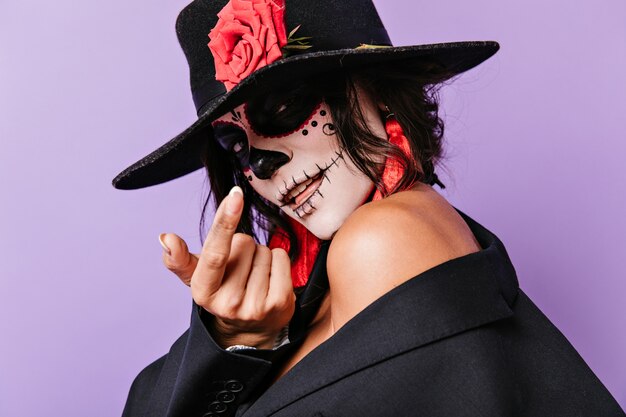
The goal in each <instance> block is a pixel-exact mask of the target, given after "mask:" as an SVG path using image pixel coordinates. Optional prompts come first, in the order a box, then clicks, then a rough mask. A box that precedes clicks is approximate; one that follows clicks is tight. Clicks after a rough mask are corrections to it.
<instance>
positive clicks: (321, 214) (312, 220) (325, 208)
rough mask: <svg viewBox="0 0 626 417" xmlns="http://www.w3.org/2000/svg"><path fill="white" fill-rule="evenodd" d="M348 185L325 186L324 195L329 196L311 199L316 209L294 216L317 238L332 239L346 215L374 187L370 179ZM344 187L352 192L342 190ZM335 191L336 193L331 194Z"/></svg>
mask: <svg viewBox="0 0 626 417" xmlns="http://www.w3.org/2000/svg"><path fill="white" fill-rule="evenodd" d="M350 186H351V187H350V188H343V187H335V188H334V189H329V187H327V188H326V190H325V194H324V195H325V196H327V197H330V198H325V199H320V198H319V197H318V196H316V198H315V199H312V202H313V204H314V205H315V206H316V209H315V210H313V211H312V212H310V214H307V215H305V216H303V217H302V218H298V217H294V218H295V219H296V220H297V221H298V222H300V223H301V224H302V225H303V226H304V227H306V228H307V229H308V230H309V231H310V232H311V233H313V234H314V235H315V236H316V237H317V238H318V239H322V240H330V239H332V237H333V236H334V235H335V233H336V232H337V230H339V228H340V227H341V226H342V225H343V224H344V223H345V221H346V220H347V219H348V217H350V215H351V214H352V213H353V212H354V211H355V210H356V209H357V208H359V207H360V206H362V205H363V204H364V203H365V202H366V200H367V198H368V196H369V195H370V193H371V191H372V190H373V188H374V184H373V183H371V182H370V181H361V182H360V183H356V184H355V183H352V184H350ZM346 189H348V190H351V191H352V192H351V193H346V192H345V191H343V192H342V190H346ZM335 193H337V195H333V194H335ZM346 194H348V195H346ZM350 194H351V195H350ZM348 197H349V198H348Z"/></svg>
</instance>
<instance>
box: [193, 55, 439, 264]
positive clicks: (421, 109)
mask: <svg viewBox="0 0 626 417" xmlns="http://www.w3.org/2000/svg"><path fill="white" fill-rule="evenodd" d="M450 78H451V74H449V73H447V72H446V71H445V70H443V69H442V67H441V66H439V65H437V64H436V63H433V62H427V61H425V62H419V63H413V64H410V65H409V64H405V63H402V62H399V63H396V65H394V66H389V65H387V66H370V67H367V68H363V69H357V70H350V71H347V70H346V71H335V72H332V73H327V74H323V75H321V76H318V77H315V78H311V79H309V80H307V82H304V83H300V84H299V85H297V86H294V87H293V88H295V89H298V90H299V91H298V92H297V95H298V96H299V97H306V96H307V94H313V93H314V94H317V95H320V97H321V98H322V99H323V100H324V101H325V102H326V104H327V105H328V106H329V108H330V111H331V117H332V119H333V123H334V125H335V127H336V133H337V137H338V139H339V141H340V143H341V145H342V147H344V148H345V149H346V153H347V155H348V156H349V157H350V159H351V160H352V161H353V162H354V164H355V165H356V167H358V169H359V170H361V171H362V172H363V173H364V174H365V175H367V176H368V177H369V178H370V179H371V180H372V181H373V182H374V184H375V186H376V188H377V189H379V190H380V191H381V192H382V193H383V195H384V196H387V195H389V194H392V193H394V192H397V191H400V190H405V189H407V188H409V187H410V186H411V185H413V184H414V183H415V182H417V181H421V182H424V183H428V184H434V183H437V184H438V185H439V186H440V187H441V188H444V187H445V186H444V185H443V184H441V182H439V180H438V178H437V176H436V174H435V172H434V170H435V166H436V165H437V164H438V162H439V161H440V159H441V157H442V140H443V133H444V125H443V121H442V120H441V118H440V117H439V94H438V93H439V88H440V87H441V86H442V85H443V83H444V82H445V81H446V80H449V79H450ZM357 86H358V87H359V88H360V89H361V90H362V91H364V92H365V93H366V94H367V95H368V96H369V97H371V98H372V99H373V100H374V102H380V103H385V104H386V106H387V107H388V109H389V110H390V111H392V112H393V113H394V115H395V117H396V119H397V121H398V122H399V124H400V126H401V127H402V129H403V131H404V134H405V136H406V137H407V139H408V141H409V144H410V149H411V154H412V158H408V157H407V156H406V155H405V154H404V152H403V151H402V150H401V149H400V148H399V147H397V146H396V145H393V144H392V143H390V142H389V141H387V140H381V138H380V137H378V136H376V135H375V134H374V133H372V132H371V131H370V129H369V128H368V126H367V124H366V122H365V120H364V116H363V114H362V112H361V111H360V106H359V103H358V100H356V97H357ZM283 88H289V87H283ZM258 94H271V92H270V91H269V90H266V91H259V92H258ZM384 116H385V115H384V114H382V113H381V117H384ZM374 155H376V156H378V155H385V156H387V157H390V156H391V157H396V158H398V159H399V160H400V163H401V164H402V165H403V167H404V175H403V177H402V178H401V180H400V181H399V183H398V184H397V185H396V187H394V189H392V190H387V189H386V187H385V185H384V184H383V182H382V178H381V175H382V170H383V168H384V163H380V162H377V161H376V160H375V158H373V156H374ZM202 160H203V164H204V166H205V168H206V171H207V178H208V179H209V181H210V189H209V192H208V195H207V197H206V200H205V201H204V205H203V208H202V214H201V220H200V226H199V228H200V237H201V243H202V242H204V235H203V231H204V226H205V222H204V220H205V214H206V211H207V208H208V206H209V201H210V200H211V197H212V198H213V202H214V204H215V207H217V206H218V205H219V204H220V203H221V202H222V200H223V199H224V198H225V197H226V196H227V195H228V192H229V191H230V189H231V188H232V187H233V186H235V185H239V186H240V187H241V188H242V190H243V192H244V196H245V198H244V202H245V203H244V209H243V214H242V216H241V221H240V222H239V228H238V232H242V233H246V234H249V235H252V236H254V237H255V239H256V240H257V241H260V238H261V237H263V238H265V239H266V240H267V239H268V238H269V237H270V236H271V234H272V233H273V231H274V230H275V229H276V227H277V226H279V227H280V228H282V229H283V230H285V231H286V232H287V234H288V236H289V239H290V242H291V245H290V246H291V249H290V253H289V255H290V257H291V259H292V261H293V260H295V259H296V258H297V256H298V244H297V241H296V236H295V233H294V232H293V230H292V228H291V227H290V225H289V223H288V221H287V215H286V214H284V213H283V212H282V211H281V210H280V208H278V207H277V206H276V205H275V204H273V203H271V202H269V201H267V200H266V199H264V198H263V197H261V196H260V195H258V194H257V193H256V192H255V191H254V189H253V188H252V187H251V186H250V184H249V182H248V181H247V180H246V178H245V176H244V175H243V172H242V169H241V166H240V165H239V162H238V161H237V159H236V158H234V156H233V155H232V154H231V153H228V152H226V151H225V150H224V149H223V148H222V147H220V146H219V145H218V144H217V143H216V141H214V140H212V132H209V135H208V138H207V140H206V143H205V148H204V150H203V154H202ZM417 162H419V164H418V163H417ZM420 166H421V170H420V169H419V167H420ZM261 235H263V236H261Z"/></svg>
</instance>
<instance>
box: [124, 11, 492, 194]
mask: <svg viewBox="0 0 626 417" xmlns="http://www.w3.org/2000/svg"><path fill="white" fill-rule="evenodd" d="M231 1H237V2H239V3H240V4H241V2H242V1H243V2H246V1H250V2H253V3H270V2H271V3H273V4H276V3H279V4H280V3H282V2H283V1H284V2H285V3H286V4H285V5H284V6H285V7H284V24H285V28H286V32H287V33H290V32H291V31H292V30H294V29H296V28H298V29H297V34H296V36H295V37H296V38H299V37H300V38H301V37H305V38H307V39H306V40H303V41H301V43H304V44H308V45H309V47H308V48H307V49H300V50H297V53H295V54H291V55H289V56H286V57H283V58H280V59H278V60H276V61H274V62H272V63H269V64H268V65H266V66H263V67H261V68H259V69H257V70H255V71H253V72H252V73H251V74H249V75H248V76H247V77H245V78H243V79H242V80H241V81H239V82H238V83H237V84H236V85H235V86H234V88H232V89H231V90H230V91H227V89H226V87H225V85H224V83H223V82H221V81H218V80H216V78H215V75H216V71H215V62H214V58H213V55H212V52H211V50H210V49H209V47H208V46H207V44H208V42H209V37H208V34H209V32H210V31H211V29H213V28H214V27H215V26H216V24H217V22H218V16H217V14H218V12H219V11H220V10H222V8H224V6H225V5H226V4H227V3H228V1H225V0H194V1H193V2H192V3H190V4H189V5H188V6H187V7H185V8H184V9H183V10H182V11H181V12H180V14H179V15H178V19H177V21H176V33H177V35H178V40H179V42H180V45H181V47H182V49H183V51H184V53H185V56H186V58H187V61H188V63H189V69H190V82H191V92H192V96H193V100H194V103H195V106H196V110H197V114H198V120H196V121H195V122H194V123H193V124H192V125H191V126H189V127H188V128H187V129H185V130H184V131H183V132H182V133H180V134H179V135H177V136H176V137H174V138H173V139H171V140H170V141H168V142H167V143H165V144H164V145H162V146H161V147H159V148H158V149H156V150H155V151H153V152H152V153H150V154H149V155H147V156H145V157H144V158H142V159H140V160H139V161H137V162H135V163H134V164H132V165H130V166H129V167H128V168H126V169H125V170H123V171H122V172H121V173H120V174H118V175H117V176H116V177H115V178H114V179H113V181H112V182H113V186H114V187H115V188H118V189H126V190H131V189H138V188H144V187H148V186H151V185H156V184H161V183H164V182H166V181H170V180H173V179H175V178H178V177H181V176H183V175H186V174H188V173H191V172H193V171H196V170H198V169H200V168H202V167H203V164H202V159H201V152H202V149H203V143H204V141H207V140H211V139H212V133H211V132H212V130H211V126H210V122H211V121H213V120H215V119H216V118H218V117H220V116H221V115H223V114H224V113H226V112H228V111H229V110H231V109H232V108H234V107H236V106H238V105H240V104H242V103H243V102H245V101H246V100H247V99H248V98H249V97H252V96H253V95H254V94H255V93H258V91H259V90H260V89H261V88H263V89H266V88H271V87H272V86H281V85H284V84H285V83H286V82H294V81H298V80H305V79H306V78H307V77H311V76H314V75H317V74H321V73H324V72H328V71H333V70H338V69H356V68H363V67H368V66H372V65H377V64H385V63H392V64H393V65H394V66H396V67H402V66H406V68H407V69H410V68H413V67H414V65H412V64H416V63H419V62H423V61H429V62H435V63H437V64H438V65H439V66H440V67H441V68H443V69H444V70H445V72H446V73H447V74H448V75H449V77H448V78H451V77H452V76H454V75H457V74H460V73H462V72H464V71H467V70H469V69H471V68H473V67H475V66H476V65H478V64H480V63H481V62H483V61H485V60H486V59H488V58H489V57H491V56H492V55H493V54H495V53H496V51H497V50H498V48H499V45H498V43H497V42H494V41H464V42H449V43H436V44H424V45H413V46H397V47H394V46H392V44H391V41H390V39H389V36H388V35H387V31H386V30H385V27H384V26H383V24H382V22H381V20H380V18H379V16H378V13H377V12H376V9H375V7H374V5H373V3H372V2H371V1H370V0H315V1H311V0H231ZM373 46H380V47H373ZM359 47H360V48H359ZM286 50H287V48H285V51H286ZM442 81H444V80H442Z"/></svg>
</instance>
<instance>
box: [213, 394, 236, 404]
mask: <svg viewBox="0 0 626 417" xmlns="http://www.w3.org/2000/svg"><path fill="white" fill-rule="evenodd" d="M216 398H217V400H218V401H221V402H223V403H226V404H228V403H232V402H233V401H235V394H233V393H232V392H230V391H220V392H218V393H217V396H216Z"/></svg>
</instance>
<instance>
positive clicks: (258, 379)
mask: <svg viewBox="0 0 626 417" xmlns="http://www.w3.org/2000/svg"><path fill="white" fill-rule="evenodd" d="M457 211H458V212H459V214H461V216H462V217H463V218H464V220H465V221H466V222H467V224H468V226H469V227H470V228H471V230H472V232H473V233H474V235H475V236H476V238H477V240H478V242H479V243H480V245H481V247H482V248H483V249H482V250H481V251H479V252H475V253H471V254H468V255H465V256H462V257H459V258H455V259H452V260H449V261H447V262H444V263H443V264H440V265H437V266H435V267H433V268H431V269H429V270H427V271H425V272H423V273H421V274H419V275H417V276H416V277H414V278H412V279H410V280H409V281H407V282H405V283H404V284H402V285H400V286H398V287H396V288H395V289H393V290H392V291H390V292H389V293H387V294H385V295H384V296H382V297H381V298H379V299H378V300H377V301H375V302H374V303H372V304H371V305H370V306H368V307H367V308H366V309H365V310H363V311H362V312H361V313H359V314H358V315H357V316H355V317H354V318H353V319H352V320H350V321H349V322H348V323H347V324H345V325H344V326H343V327H342V328H341V329H339V331H337V333H335V334H334V335H333V336H332V337H331V338H330V339H328V340H327V341H326V342H324V343H322V344H321V345H320V346H319V347H317V348H316V349H315V350H313V351H312V352H311V353H310V354H309V355H307V356H306V357H305V358H304V359H302V360H301V361H300V362H299V363H298V364H297V365H296V366H294V367H293V368H292V369H291V370H290V371H289V372H288V373H287V374H285V375H284V376H283V377H282V378H281V379H279V380H278V381H277V382H276V383H275V384H273V385H271V386H268V383H267V382H266V381H268V380H269V379H270V378H271V376H272V372H273V371H274V370H275V369H276V366H275V365H276V364H277V363H280V361H281V360H282V359H283V358H285V357H286V356H287V355H288V354H289V352H290V350H291V349H293V348H294V347H295V346H297V345H298V343H299V341H300V340H301V339H302V335H303V334H304V329H305V328H306V323H307V320H308V318H309V317H311V316H312V314H314V313H315V308H316V301H318V300H319V299H320V298H321V297H320V295H323V292H324V291H325V288H326V286H327V282H328V281H327V276H326V271H325V264H326V253H327V250H328V243H329V242H325V243H324V244H323V245H322V250H321V251H320V255H319V256H318V258H317V260H316V264H315V266H314V269H313V272H312V273H311V277H310V279H309V283H308V284H307V288H306V290H305V292H304V293H303V295H302V296H300V297H299V298H298V306H297V310H296V314H295V316H294V319H293V320H292V322H291V325H290V333H289V334H290V339H291V340H292V343H291V344H289V345H286V346H283V347H282V348H280V349H278V350H277V351H265V350H260V351H247V353H245V354H244V353H231V352H226V351H224V350H223V349H221V348H220V347H219V346H218V345H217V344H216V343H215V342H214V340H213V339H212V338H211V335H210V334H209V333H208V331H207V330H206V325H205V323H204V321H203V320H204V316H203V315H204V314H206V312H205V311H204V310H203V309H202V308H200V307H198V306H197V305H195V304H194V305H193V312H192V317H191V325H190V327H189V329H188V330H187V331H186V332H185V333H184V334H183V335H182V336H181V337H180V338H179V339H178V340H177V341H176V342H175V343H174V345H173V346H172V348H171V350H170V352H169V353H168V354H167V355H165V356H163V357H162V358H160V359H158V360H157V361H155V362H154V363H152V364H151V365H149V366H148V367H147V368H145V369H144V370H143V371H142V372H141V373H140V374H139V375H138V376H137V378H136V379H135V381H134V382H133V384H132V387H131V390H130V394H129V397H128V400H127V403H126V407H125V409H124V414H123V417H139V416H150V417H157V416H158V417H165V416H168V417H201V416H203V415H204V416H235V415H236V416H242V415H243V416H245V417H260V416H270V415H271V416H276V417H278V416H281V417H284V416H302V417H306V416H311V417H313V416H317V417H321V416H326V417H340V416H341V417H354V416H425V417H439V416H440V417H461V416H472V417H478V416H480V417H492V416H493V417H505V416H524V417H526V416H537V417H539V416H541V417H559V416H563V417H575V416H589V417H592V416H593V417H600V416H602V417H612V416H615V417H617V416H621V417H624V416H625V414H624V412H623V411H622V410H621V408H620V407H619V405H618V404H617V402H616V401H615V400H614V399H613V397H612V396H611V395H610V393H609V392H608V391H607V390H606V388H605V387H604V386H603V385H602V383H601V382H600V381H599V380H598V378H597V377H596V376H595V375H594V374H593V372H592V371H591V370H590V369H589V367H588V366H587V365H586V364H585V362H584V361H583V359H582V358H581V357H580V356H579V355H578V353H577V352H576V350H575V349H574V348H573V347H572V346H571V344H570V343H569V342H568V341H567V339H566V338H565V337H564V336H563V335H562V334H561V333H560V332H559V330H558V329H557V328H556V327H555V326H554V325H553V324H552V323H551V322H550V321H549V320H548V319H547V318H546V317H545V316H544V315H543V314H542V313H541V311H540V310H539V309H538V308H537V307H536V306H535V305H534V304H533V302H532V301H531V300H530V299H529V298H528V297H527V296H526V294H525V293H524V292H523V291H522V290H521V289H519V287H518V281H517V277H516V274H515V270H514V268H513V265H512V264H511V261H510V259H509V257H508V255H507V253H506V249H505V248H504V246H503V244H502V242H501V241H500V240H499V239H498V238H497V237H496V236H495V235H494V234H493V233H491V232H490V231H488V230H487V229H485V228H484V227H483V226H481V225H480V224H478V223H477V222H475V221H474V220H473V219H471V218H470V217H468V216H467V215H465V214H464V213H462V212H460V211H459V210H457Z"/></svg>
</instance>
